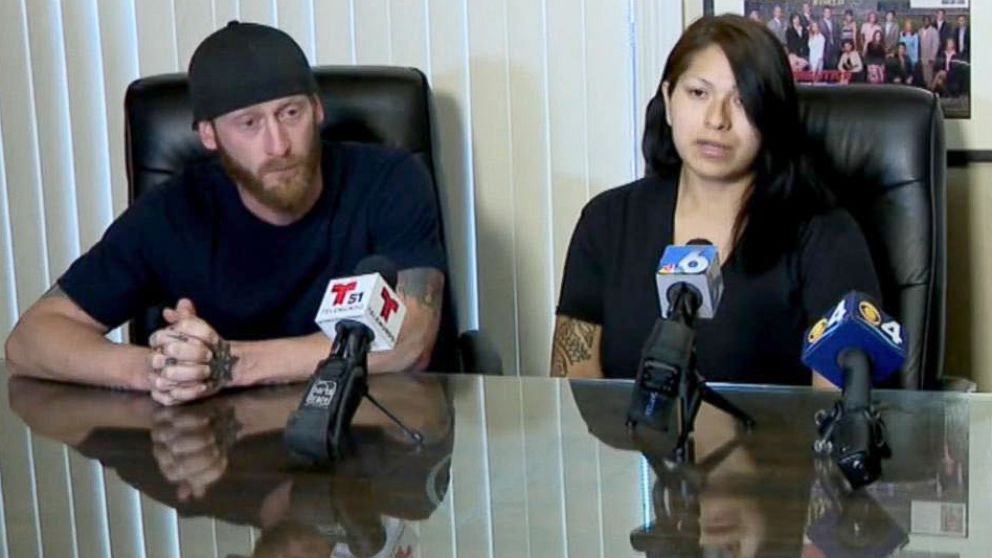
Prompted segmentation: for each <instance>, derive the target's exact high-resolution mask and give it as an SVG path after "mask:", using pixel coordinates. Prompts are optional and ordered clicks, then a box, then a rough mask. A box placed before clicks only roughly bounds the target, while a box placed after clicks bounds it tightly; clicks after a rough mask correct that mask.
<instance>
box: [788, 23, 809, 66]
mask: <svg viewBox="0 0 992 558" xmlns="http://www.w3.org/2000/svg"><path fill="white" fill-rule="evenodd" d="M789 22H790V24H789V28H788V29H787V30H786V31H785V49H786V50H787V51H789V54H792V55H794V56H797V57H799V58H802V59H803V60H805V61H807V62H809V31H807V29H806V28H805V27H803V19H802V17H800V16H799V14H797V13H794V12H793V14H792V15H791V16H789Z"/></svg>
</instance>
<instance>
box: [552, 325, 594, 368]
mask: <svg viewBox="0 0 992 558" xmlns="http://www.w3.org/2000/svg"><path fill="white" fill-rule="evenodd" d="M595 333H596V325H595V324H590V323H588V322H583V321H582V320H576V319H574V318H568V317H565V316H558V327H556V328H555V338H554V342H553V345H552V347H553V348H552V351H551V375H552V376H558V377H565V376H567V375H568V367H569V366H572V365H573V364H576V363H579V362H585V361H587V360H591V359H592V357H593V355H592V349H593V347H592V345H593V338H594V336H595Z"/></svg>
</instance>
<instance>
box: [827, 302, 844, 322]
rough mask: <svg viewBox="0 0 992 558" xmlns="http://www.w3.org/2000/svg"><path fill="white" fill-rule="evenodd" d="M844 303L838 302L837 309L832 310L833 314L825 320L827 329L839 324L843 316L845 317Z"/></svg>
mask: <svg viewBox="0 0 992 558" xmlns="http://www.w3.org/2000/svg"><path fill="white" fill-rule="evenodd" d="M844 302H845V301H843V300H842V301H840V304H838V305H837V307H836V308H834V312H833V314H830V319H829V320H827V327H828V328H829V327H832V326H835V325H837V324H839V323H840V321H841V320H843V319H844V316H846V315H847V309H846V308H844Z"/></svg>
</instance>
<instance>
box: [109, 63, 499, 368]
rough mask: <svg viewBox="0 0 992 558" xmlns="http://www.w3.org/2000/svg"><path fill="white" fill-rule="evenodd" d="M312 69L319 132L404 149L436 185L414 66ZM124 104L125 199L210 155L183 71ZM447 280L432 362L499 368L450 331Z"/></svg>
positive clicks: (145, 328)
mask: <svg viewBox="0 0 992 558" xmlns="http://www.w3.org/2000/svg"><path fill="white" fill-rule="evenodd" d="M314 74H315V76H316V78H317V84H318V87H319V89H320V95H321V97H322V100H323V103H324V108H325V112H326V118H325V121H324V125H323V128H322V130H321V135H322V137H324V138H325V139H334V140H341V141H359V142H367V143H379V144H385V145H389V146H391V147H397V148H401V149H404V150H406V151H409V152H410V153H413V154H414V155H415V156H416V157H417V158H419V159H420V160H421V161H422V162H423V163H424V165H425V166H426V167H427V170H428V171H429V172H430V174H431V177H432V178H435V181H434V183H435V188H436V184H437V180H436V175H435V172H434V155H433V146H432V135H431V113H430V87H429V85H428V84H427V79H426V78H425V77H424V75H423V74H422V73H421V72H420V71H418V70H416V69H413V68H393V67H354V66H341V67H335V66H326V67H318V68H314ZM124 104H125V113H126V114H125V133H126V137H125V144H126V149H127V155H126V156H127V173H128V196H129V202H133V201H134V200H135V199H136V198H138V197H139V196H141V195H142V194H143V193H145V192H147V191H149V190H151V189H152V188H155V187H156V186H158V185H159V184H161V183H163V182H165V181H166V180H168V179H169V178H170V177H172V176H173V175H175V174H177V173H178V172H179V171H180V170H181V169H182V168H183V167H185V166H186V165H187V164H189V163H191V162H193V161H195V160H197V159H201V158H205V157H211V156H213V155H212V154H211V153H210V152H208V151H207V150H206V149H205V148H204V147H203V145H202V144H201V143H200V140H199V138H198V137H197V135H196V133H195V132H194V131H193V130H192V128H191V123H192V110H191V108H190V105H189V94H188V91H187V85H186V74H183V73H176V74H166V75H159V76H153V77H148V78H142V79H138V80H136V81H134V82H133V83H131V85H130V86H129V87H128V90H127V94H126V96H125V101H124ZM438 205H439V207H440V200H439V203H438ZM442 241H443V235H442ZM449 285H450V281H448V282H446V284H445V303H444V307H443V309H442V320H441V322H442V323H441V331H440V333H439V336H438V341H437V345H436V347H435V351H434V357H433V359H432V361H431V369H432V370H435V371H455V370H460V371H469V372H485V373H501V368H502V364H501V362H500V360H499V355H498V353H496V351H495V349H494V348H493V345H492V344H491V343H489V342H488V341H487V340H486V339H485V337H483V336H481V335H480V334H479V332H478V331H468V332H465V333H463V334H461V335H458V334H457V330H456V325H455V324H456V322H455V316H454V310H453V309H454V305H453V304H452V299H451V289H450V287H449ZM314 311H316V309H314ZM161 323H162V322H161V307H154V308H150V309H148V310H147V312H146V315H145V316H140V317H136V318H135V319H133V320H131V325H130V332H131V340H132V342H135V343H147V341H148V336H149V335H150V334H151V332H152V331H154V330H155V329H157V328H158V327H161Z"/></svg>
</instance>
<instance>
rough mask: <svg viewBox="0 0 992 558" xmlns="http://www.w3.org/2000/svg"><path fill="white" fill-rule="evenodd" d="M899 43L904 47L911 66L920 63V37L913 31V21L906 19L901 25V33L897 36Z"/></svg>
mask: <svg viewBox="0 0 992 558" xmlns="http://www.w3.org/2000/svg"><path fill="white" fill-rule="evenodd" d="M899 43H900V44H903V45H906V55H907V56H909V60H910V62H912V63H913V66H916V65H917V64H919V63H920V36H919V34H917V33H916V31H914V30H913V20H911V19H907V20H906V21H905V22H904V23H903V24H902V33H900V34H899Z"/></svg>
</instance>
